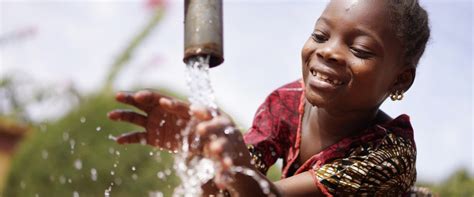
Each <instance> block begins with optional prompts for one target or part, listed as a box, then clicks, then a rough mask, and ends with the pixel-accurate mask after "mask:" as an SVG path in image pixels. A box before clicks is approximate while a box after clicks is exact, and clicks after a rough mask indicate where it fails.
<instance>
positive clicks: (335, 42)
mask: <svg viewBox="0 0 474 197" xmlns="http://www.w3.org/2000/svg"><path fill="white" fill-rule="evenodd" d="M393 32H394V31H393V30H392V27H391V26H390V17H389V14H388V11H387V8H386V5H385V4H384V1H380V0H364V1H357V0H333V1H331V2H330V3H329V4H328V6H327V7H326V9H325V10H324V12H323V14H322V15H321V17H320V18H319V19H318V20H317V22H316V26H315V28H314V31H313V33H312V35H311V37H310V38H309V39H308V41H307V42H306V43H305V45H304V47H303V50H302V61H303V65H302V66H303V80H304V83H305V95H306V98H307V100H308V101H309V102H310V103H311V104H312V105H314V106H317V107H319V108H325V109H328V110H329V109H330V110H333V111H334V110H336V111H338V112H346V111H360V110H371V109H376V108H378V107H379V106H380V104H381V103H382V102H383V101H384V100H385V99H386V98H387V96H388V95H389V94H390V93H391V92H393V91H394V90H397V89H399V90H406V89H408V87H409V86H410V84H411V82H412V81H413V77H414V73H411V74H410V72H408V73H407V72H406V71H407V67H404V66H403V65H401V63H402V62H403V61H401V59H402V55H401V54H402V50H401V48H402V47H401V46H402V43H400V42H399V40H398V39H397V37H396V35H395V33H393ZM402 73H403V74H402ZM400 82H403V83H402V84H401V83H400Z"/></svg>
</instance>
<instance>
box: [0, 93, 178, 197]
mask: <svg viewBox="0 0 474 197" xmlns="http://www.w3.org/2000/svg"><path fill="white" fill-rule="evenodd" d="M114 108H125V106H124V105H121V104H118V103H116V102H114V100H113V95H111V94H99V95H93V96H90V97H88V99H86V100H85V102H84V103H82V104H80V105H79V106H78V107H77V108H76V109H75V110H73V111H72V112H70V113H69V114H68V115H66V116H65V117H63V118H61V119H60V120H58V121H57V122H53V123H46V124H40V125H39V126H37V128H36V129H35V131H34V132H32V135H31V136H28V137H27V139H26V140H24V141H23V142H22V144H21V146H20V149H19V150H18V152H17V154H16V155H15V157H14V160H13V163H12V168H11V173H10V176H9V178H8V180H7V184H6V186H5V191H4V195H3V196H73V194H74V192H77V194H79V195H80V196H101V195H104V192H105V190H106V189H108V188H109V186H111V192H110V195H111V196H148V195H149V192H151V191H161V192H162V193H163V194H164V195H165V196H170V195H171V192H172V190H173V189H174V187H175V186H176V185H177V184H178V180H177V178H176V177H174V176H173V175H172V174H171V175H169V176H165V178H164V179H160V178H159V177H158V176H157V173H161V174H164V175H166V173H168V174H169V172H172V171H173V170H172V157H171V155H170V154H168V153H165V152H160V151H157V150H154V149H153V148H151V147H149V146H144V145H127V146H120V145H117V144H116V143H115V142H114V141H113V140H111V139H109V135H114V136H116V135H119V134H121V133H123V132H126V131H132V130H134V129H137V128H136V127H132V126H130V125H129V124H125V123H115V122H112V121H110V120H108V119H107V117H106V114H107V112H108V111H110V110H112V109H114ZM150 154H153V156H150ZM157 155H158V156H157ZM94 170H95V171H96V172H97V178H96V180H93V171H94Z"/></svg>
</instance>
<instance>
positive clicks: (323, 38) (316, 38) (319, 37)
mask: <svg viewBox="0 0 474 197" xmlns="http://www.w3.org/2000/svg"><path fill="white" fill-rule="evenodd" d="M311 38H313V40H314V41H315V42H317V43H323V42H326V41H327V40H328V38H327V36H325V35H324V34H322V33H318V32H314V33H312V34H311Z"/></svg>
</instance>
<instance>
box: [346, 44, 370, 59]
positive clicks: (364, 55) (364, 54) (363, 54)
mask: <svg viewBox="0 0 474 197" xmlns="http://www.w3.org/2000/svg"><path fill="white" fill-rule="evenodd" d="M350 50H351V52H352V54H354V55H355V56H356V57H358V58H361V59H369V58H371V57H374V56H375V54H374V53H372V52H370V51H368V50H365V49H360V48H356V47H351V48H350Z"/></svg>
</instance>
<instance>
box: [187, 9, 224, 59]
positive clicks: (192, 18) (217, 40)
mask: <svg viewBox="0 0 474 197" xmlns="http://www.w3.org/2000/svg"><path fill="white" fill-rule="evenodd" d="M222 26H223V23H222V0H185V3H184V58H183V61H184V62H185V63H188V61H189V60H190V59H191V58H193V57H197V56H202V57H206V56H210V59H209V66H210V67H215V66H218V65H220V64H221V63H222V62H223V61H224V50H223V33H222Z"/></svg>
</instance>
